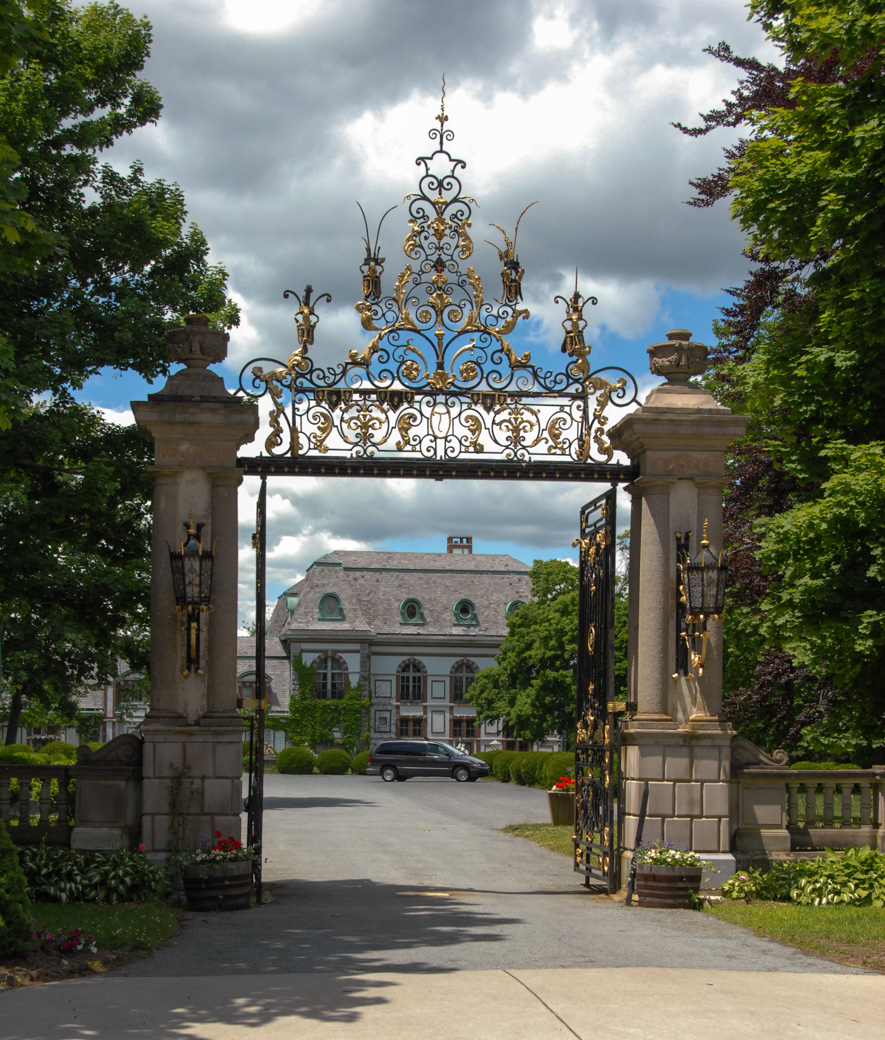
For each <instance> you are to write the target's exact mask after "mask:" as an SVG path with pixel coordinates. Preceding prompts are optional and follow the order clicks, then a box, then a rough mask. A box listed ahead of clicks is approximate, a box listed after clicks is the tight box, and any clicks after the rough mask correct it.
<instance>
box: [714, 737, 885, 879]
mask: <svg viewBox="0 0 885 1040" xmlns="http://www.w3.org/2000/svg"><path fill="white" fill-rule="evenodd" d="M730 793H731V806H730V808H731V813H730V815H731V821H732V848H733V849H734V852H735V855H736V856H737V859H738V861H744V862H751V861H756V860H760V861H761V860H770V859H780V858H785V857H787V856H789V855H790V854H791V853H798V852H803V851H814V850H819V849H823V848H836V849H841V848H850V847H859V846H861V845H869V846H870V847H871V848H874V849H878V850H879V851H880V852H885V828H883V820H885V768H883V767H876V768H874V769H839V770H819V769H807V770H797V769H788V768H787V756H786V754H785V753H784V752H782V751H776V752H775V753H774V754H773V755H767V754H765V752H764V751H762V750H761V749H759V748H757V747H755V746H754V745H753V744H751V743H750V742H749V741H747V740H742V739H740V738H735V740H734V741H733V743H732V776H731V792H730Z"/></svg>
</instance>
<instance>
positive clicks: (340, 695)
mask: <svg viewBox="0 0 885 1040" xmlns="http://www.w3.org/2000/svg"><path fill="white" fill-rule="evenodd" d="M313 692H314V694H315V695H316V696H317V697H319V698H320V700H324V701H343V700H344V695H345V694H346V693H347V665H346V664H345V663H344V661H343V660H342V659H341V658H340V657H336V656H334V655H330V656H328V657H318V658H317V659H316V660H315V661H314V663H313Z"/></svg>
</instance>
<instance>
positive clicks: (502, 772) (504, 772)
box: [492, 751, 516, 784]
mask: <svg viewBox="0 0 885 1040" xmlns="http://www.w3.org/2000/svg"><path fill="white" fill-rule="evenodd" d="M515 756H516V752H515V751H499V752H498V754H497V755H496V756H495V761H494V762H493V763H492V776H493V777H494V778H495V779H496V780H500V781H501V783H502V784H509V783H510V763H511V762H512V761H513V759H514V757H515Z"/></svg>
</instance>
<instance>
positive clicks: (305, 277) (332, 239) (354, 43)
mask: <svg viewBox="0 0 885 1040" xmlns="http://www.w3.org/2000/svg"><path fill="white" fill-rule="evenodd" d="M137 11H138V12H139V13H140V12H141V11H144V12H145V13H146V14H147V16H148V18H149V19H150V20H151V21H152V23H153V27H154V43H153V50H152V56H151V58H150V61H149V64H148V66H147V69H146V71H145V76H146V78H147V79H148V80H150V81H151V82H152V83H153V84H154V85H155V86H156V87H157V88H158V89H159V91H160V93H161V95H162V97H163V100H164V110H163V114H162V117H161V119H160V121H159V124H158V125H157V126H153V127H148V128H145V129H143V130H141V131H138V132H137V133H135V134H133V135H131V136H130V137H127V138H125V139H124V140H123V141H121V142H120V144H119V145H118V146H117V147H116V148H115V149H114V150H113V152H112V153H111V154H110V155H109V158H111V159H112V160H113V161H114V162H115V164H117V165H118V166H125V165H126V164H128V163H129V162H130V161H132V160H134V159H136V158H137V159H142V160H143V161H144V163H145V167H146V172H147V175H148V176H150V177H164V178H165V179H167V180H170V181H176V182H178V183H179V184H181V186H182V188H183V190H184V193H185V196H186V198H187V203H188V208H189V215H190V218H191V219H193V220H194V221H196V223H198V224H199V225H200V227H201V228H202V230H203V231H204V232H205V233H206V236H207V238H208V240H209V242H210V243H211V246H212V259H213V261H214V262H219V263H222V264H224V265H225V266H226V267H227V268H228V270H229V272H230V280H231V285H232V287H233V289H234V291H235V294H236V298H237V299H238V301H239V302H240V303H241V307H242V312H243V324H242V325H241V327H240V328H239V329H238V330H234V331H233V333H232V335H231V343H230V359H229V363H228V365H227V366H226V368H225V373H226V379H227V381H228V385H229V386H230V385H231V384H232V382H233V378H232V377H234V376H235V375H237V374H238V373H239V370H240V368H241V367H242V366H243V365H244V364H246V362H248V361H250V360H252V359H253V358H255V357H259V356H266V357H267V358H270V359H274V362H275V363H285V361H286V359H287V358H288V356H289V354H290V353H291V351H292V350H293V349H294V347H295V346H296V336H295V326H294V322H293V314H294V310H295V307H296V303H295V301H293V300H292V299H289V300H284V299H283V295H282V294H283V291H284V290H286V289H294V290H296V291H298V292H299V293H300V292H301V291H302V290H303V288H304V286H305V284H308V283H310V284H312V285H313V286H314V292H315V294H319V293H323V292H328V293H330V294H331V295H332V302H331V304H325V303H324V304H322V305H320V306H319V307H318V309H317V313H318V314H319V316H320V324H319V326H318V329H317V338H316V346H315V347H313V348H311V351H310V356H311V358H312V359H313V360H314V361H315V362H316V363H320V364H324V365H325V364H331V363H332V362H333V361H336V360H340V359H342V358H343V357H344V356H345V355H346V353H347V351H348V350H350V349H351V348H352V347H354V346H359V345H360V344H361V343H364V342H365V338H366V337H365V334H364V333H363V331H362V330H361V329H360V327H359V323H358V320H357V315H356V313H355V312H354V310H353V304H354V303H355V302H356V300H357V299H358V293H359V274H358V267H359V263H360V261H361V260H362V257H363V247H362V243H361V238H362V236H363V234H364V231H363V227H362V218H361V217H360V215H359V211H358V210H357V208H356V206H355V200H357V199H358V200H359V201H360V202H361V203H362V204H363V205H364V207H365V209H366V212H367V214H368V216H369V222H370V225H372V230H373V231H374V224H375V223H376V222H377V220H378V218H379V217H380V215H381V214H382V213H383V212H384V210H385V209H387V207H388V206H390V205H391V204H393V203H395V202H400V200H401V199H402V196H403V194H404V193H405V192H407V191H412V190H414V188H415V186H416V182H417V177H418V169H417V167H416V166H415V156H416V155H420V154H427V152H428V151H429V150H430V148H432V145H431V143H430V141H429V140H428V137H427V132H428V130H429V129H431V128H432V127H433V126H434V125H435V124H434V116H435V115H436V114H437V112H438V111H439V103H440V83H441V75H442V73H443V71H445V73H446V82H447V87H446V112H447V114H448V116H449V122H448V123H447V124H446V126H447V128H448V129H450V130H453V131H454V133H455V134H456V137H455V140H454V141H453V143H452V145H451V150H452V153H453V154H454V155H455V156H458V157H462V158H464V159H465V160H466V161H467V162H468V166H467V168H466V170H464V171H463V184H464V190H465V192H466V193H467V194H469V195H472V196H474V197H475V198H476V200H477V206H476V208H475V210H474V214H473V217H474V222H473V229H472V234H473V237H474V242H475V244H476V251H475V253H474V257H473V258H472V259H471V263H474V264H475V266H476V269H477V271H478V272H479V273H480V275H481V277H482V279H483V281H484V284H485V286H486V292H487V296H491V295H496V294H497V292H498V287H499V285H500V279H499V269H498V263H497V257H496V254H495V252H494V250H493V249H492V248H491V247H490V246H487V245H485V244H484V241H483V240H484V239H486V238H492V237H494V232H493V229H492V228H491V227H490V226H489V225H490V224H491V223H492V222H494V223H496V224H500V225H502V226H503V227H505V228H507V229H508V232H509V231H512V228H513V224H514V222H515V220H516V217H517V215H518V214H519V213H520V211H521V210H522V208H523V207H524V206H525V205H526V204H527V203H528V202H531V201H533V200H534V199H538V200H539V202H538V205H537V206H535V207H534V208H533V209H531V210H530V211H529V213H528V214H527V215H526V218H525V220H524V221H523V223H522V225H521V227H520V232H519V243H518V246H519V257H520V261H521V262H522V263H523V264H524V266H525V269H526V274H525V277H524V280H523V288H524V292H525V295H526V305H527V306H528V307H529V308H530V309H531V310H532V311H533V314H534V315H535V318H534V325H533V327H531V328H528V329H524V330H522V332H523V333H524V334H525V340H526V346H523V347H521V348H520V349H527V348H528V347H530V348H531V350H532V352H533V356H535V357H536V358H537V359H539V360H541V359H543V360H544V362H545V364H551V365H552V364H557V365H558V364H560V363H561V362H562V357H561V355H560V353H559V349H558V348H559V343H560V341H561V338H562V330H561V328H560V322H561V320H562V317H563V311H562V309H561V307H560V306H559V305H554V304H553V302H552V301H553V297H554V296H555V295H556V294H557V293H559V294H562V295H568V294H569V293H570V292H571V291H572V287H573V284H574V269H575V267H578V268H579V271H580V286H581V291H582V292H583V293H584V294H585V295H596V296H598V298H599V305H598V307H593V308H588V309H587V311H586V312H585V316H586V317H587V318H588V323H589V324H588V333H587V338H588V342H590V343H592V344H593V347H594V355H593V359H594V361H598V362H599V363H600V364H603V363H618V364H623V365H624V366H625V367H627V368H630V369H632V370H633V372H634V373H635V374H636V376H637V377H638V378H639V380H640V384H641V387H642V390H643V393H645V392H647V390H648V389H649V388H650V386H651V385H653V381H652V380H651V378H650V377H649V376H648V375H647V358H646V355H645V347H646V346H647V345H648V343H651V342H653V341H655V340H660V339H663V338H664V335H665V333H666V331H667V329H669V328H672V327H674V326H687V327H690V328H691V327H693V328H694V330H695V331H696V332H697V329H698V328H699V326H701V325H703V326H704V327H705V328H709V324H710V320H711V316H712V315H713V314H714V313H715V308H716V306H717V304H718V303H719V302H721V297H718V296H717V294H718V293H719V292H720V290H722V289H724V288H726V287H728V286H731V285H734V284H737V283H738V282H739V281H740V280H741V279H742V277H743V271H744V260H743V259H742V257H741V245H742V242H741V238H740V235H739V234H738V233H737V232H736V231H735V229H734V228H733V227H731V225H730V221H729V217H728V213H727V211H726V210H725V209H715V208H714V210H713V211H708V210H695V209H691V208H689V207H686V206H685V205H684V201H685V199H687V198H688V197H689V196H690V195H691V193H692V191H691V188H690V187H689V185H688V181H689V179H690V178H693V177H697V176H700V175H703V174H705V173H707V172H709V171H711V170H713V169H715V168H716V166H717V165H718V164H719V161H720V156H721V149H722V147H723V145H725V144H727V143H729V142H730V139H729V135H728V134H727V133H718V134H715V135H711V137H710V138H702V139H690V138H687V137H685V136H683V135H681V134H679V133H678V132H677V131H676V130H674V129H673V128H672V127H671V126H670V123H671V122H673V121H684V122H688V123H693V122H696V121H697V115H696V113H698V112H700V111H705V110H709V109H711V108H714V107H717V106H718V105H719V104H720V102H721V100H722V98H723V97H725V96H726V95H727V94H728V93H729V92H730V90H731V89H732V86H733V85H734V83H735V82H736V78H737V77H736V74H735V72H734V70H732V69H731V68H729V67H727V66H725V65H723V64H721V63H718V62H716V61H715V60H714V59H712V58H710V57H709V56H706V55H704V54H703V53H702V48H703V47H704V46H707V45H715V44H716V43H717V42H718V41H719V40H722V39H725V40H728V41H729V42H730V43H731V44H732V45H733V47H734V49H735V51H736V52H737V53H739V54H755V55H758V56H760V57H762V58H764V59H768V58H770V57H771V55H772V52H771V48H770V46H769V45H767V44H765V42H764V41H763V39H762V35H761V32H760V30H759V27H758V26H757V25H755V24H754V23H748V22H747V20H746V8H745V5H744V4H743V3H740V2H738V0H630V2H629V3H625V2H623V0H580V2H579V0H483V2H482V3H477V2H476V0H447V3H446V5H444V7H440V5H438V4H437V3H432V2H431V0H360V3H353V2H344V0H298V2H297V3H295V2H292V0H277V2H273V0H141V3H140V4H139V5H138V7H137ZM405 220H406V212H405V207H403V206H402V205H400V206H399V208H398V209H397V210H396V211H394V212H393V213H392V214H391V215H390V216H389V217H388V218H387V221H386V222H385V225H384V228H383V231H382V236H381V247H382V253H383V255H385V256H386V257H387V264H386V272H385V276H384V279H385V287H386V288H387V289H388V290H389V289H390V287H391V286H392V282H393V278H394V277H395V275H396V273H397V272H398V271H399V270H400V269H401V267H402V264H403V255H402V248H401V246H402V240H403V237H404V234H405ZM682 310H688V311H689V312H690V314H689V315H687V316H682V314H681V311H682ZM613 357H615V358H616V359H617V360H616V361H615V362H612V361H611V359H612V358H613ZM263 367H264V368H269V367H272V364H270V363H264V364H263ZM115 385H116V384H115V383H114V381H113V380H102V381H100V382H98V383H95V384H94V388H95V397H94V400H96V403H98V404H100V405H101V406H102V408H103V410H105V411H107V412H108V413H112V414H113V415H115V416H117V417H118V418H115V419H114V421H131V413H129V412H128V411H127V410H126V403H127V402H128V397H127V398H126V400H125V401H121V400H116V399H114V397H113V392H114V387H115ZM91 389H92V384H91V386H90V390H91ZM133 396H134V395H133ZM269 409H270V401H269V400H268V398H267V397H265V398H263V399H262V400H261V403H260V414H261V416H262V428H261V431H260V433H259V436H258V438H257V439H256V442H255V444H254V445H253V446H252V447H251V448H249V449H244V452H245V451H249V452H252V453H254V454H258V453H259V452H262V451H265V450H266V448H265V441H266V438H267V435H268V432H269V431H268V427H267V416H268V413H269ZM617 417H618V416H617V415H616V414H615V415H613V417H612V421H615V420H616V419H617ZM595 491H596V489H595V488H592V487H583V486H575V485H569V486H565V487H560V486H556V487H550V486H547V485H544V484H536V485H531V484H500V483H498V484H495V483H481V482H475V483H469V482H468V483H459V484H455V483H450V482H446V483H441V484H437V483H434V482H430V483H426V482H416V481H400V482H385V481H372V480H351V481H345V480H339V479H337V478H336V479H333V480H325V481H321V480H318V479H314V478H310V479H305V478H298V479H288V480H286V479H280V480H276V481H273V482H272V483H271V485H270V497H269V502H268V528H269V539H270V542H269V544H270V552H269V557H268V564H269V576H270V581H271V582H272V584H273V587H274V588H275V589H277V590H279V589H280V588H282V587H284V586H285V585H287V584H289V583H291V582H292V581H294V580H295V579H296V578H297V577H298V576H299V575H300V574H303V572H304V570H305V568H306V567H307V566H308V565H309V564H310V563H311V562H312V560H313V559H315V558H316V557H317V556H318V555H321V554H322V553H323V552H326V551H328V550H329V549H331V548H335V547H336V546H337V547H342V546H346V545H350V546H360V547H369V548H401V547H408V548H417V547H419V546H420V547H421V548H423V549H426V548H430V547H434V548H439V549H442V548H443V546H444V545H445V537H446V535H448V534H455V533H470V534H472V535H473V536H474V539H475V544H476V545H477V547H478V551H481V550H482V547H483V546H486V547H489V546H491V547H492V549H491V550H489V551H511V552H513V554H514V555H519V556H521V557H522V558H524V559H526V561H527V562H531V559H533V558H534V557H535V556H544V555H546V556H563V555H566V556H567V555H569V552H570V548H571V540H572V538H573V537H574V528H575V526H576V518H577V511H578V508H579V507H580V505H581V504H583V502H585V501H587V500H589V499H590V498H591V497H592V496H593V494H594V492H595ZM256 494H257V482H256V481H254V480H252V479H251V478H250V479H249V480H247V481H246V482H245V483H244V487H243V489H242V492H241V499H240V539H241V546H242V549H241V553H240V557H241V589H242V596H243V604H244V607H245V606H247V605H248V604H249V603H250V602H251V599H252V597H253V595H254V592H253V591H251V582H252V580H253V579H252V577H251V576H250V570H249V568H250V567H251V566H252V561H253V559H254V554H253V553H252V550H251V548H249V540H250V537H251V532H252V531H253V530H254V525H255V496H256Z"/></svg>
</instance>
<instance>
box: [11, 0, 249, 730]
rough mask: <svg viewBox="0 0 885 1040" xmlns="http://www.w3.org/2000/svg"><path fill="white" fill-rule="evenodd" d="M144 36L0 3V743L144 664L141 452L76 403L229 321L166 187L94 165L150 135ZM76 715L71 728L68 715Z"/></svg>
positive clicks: (141, 25) (202, 254)
mask: <svg viewBox="0 0 885 1040" xmlns="http://www.w3.org/2000/svg"><path fill="white" fill-rule="evenodd" d="M150 38H151V33H150V26H149V24H148V22H147V21H146V20H145V19H138V18H135V17H134V16H133V15H132V14H131V13H130V12H129V11H127V10H125V9H124V8H122V7H120V6H119V5H117V4H116V3H106V4H90V5H88V6H83V7H81V6H76V7H75V6H74V5H73V3H72V2H71V0H19V2H16V0H0V49H2V57H0V127H2V132H3V134H4V136H3V138H2V139H0V431H2V432H0V546H2V548H3V555H2V563H0V632H2V640H3V644H2V649H3V669H4V682H5V687H6V694H7V696H8V698H9V699H10V703H9V709H8V728H7V740H9V739H13V738H12V737H10V736H9V734H11V733H12V732H14V728H15V724H16V723H17V721H18V718H19V716H20V712H21V710H22V709H23V707H24V706H25V705H26V703H27V702H28V701H36V702H39V703H41V704H43V706H44V707H60V708H61V709H63V710H64V711H65V712H69V710H71V711H72V709H73V702H74V699H75V695H76V690H77V686H78V685H79V684H80V683H81V682H82V681H84V680H86V679H92V680H95V679H96V678H100V677H101V676H102V675H105V674H110V673H111V672H112V671H113V669H112V668H111V664H112V662H113V660H114V658H115V657H117V656H122V657H125V658H126V659H127V660H128V661H129V663H130V664H131V665H132V666H133V667H140V666H141V665H142V664H143V662H144V661H145V642H146V609H147V560H148V556H149V538H148V524H147V515H146V494H147V482H146V475H145V474H146V463H147V461H148V451H147V446H146V445H145V444H143V443H142V442H141V441H140V440H139V438H138V437H137V435H136V433H135V430H134V428H133V429H129V430H118V429H115V428H114V427H111V426H109V425H108V424H107V423H105V422H103V421H102V419H101V417H100V416H99V415H98V414H97V413H95V412H94V411H92V410H90V409H89V408H88V407H86V406H83V405H79V404H76V403H75V402H74V400H73V396H72V394H73V391H75V390H77V389H80V388H82V386H83V385H84V383H85V381H86V380H87V379H88V378H89V377H90V376H92V375H94V374H96V373H98V372H100V371H102V370H104V369H108V368H110V369H118V370H127V369H129V370H134V371H136V372H138V373H139V374H141V375H142V376H145V377H147V378H152V377H154V376H156V375H158V374H160V373H162V372H164V371H165V369H166V365H167V362H166V358H165V355H164V349H163V333H164V330H165V329H167V328H169V327H172V326H174V325H176V324H180V323H181V320H182V318H183V315H184V314H186V313H188V312H191V311H202V312H204V313H206V314H208V315H210V317H211V319H212V320H213V322H214V324H216V325H217V326H219V327H229V326H230V325H232V324H236V322H237V311H236V307H235V305H234V304H232V303H231V301H230V300H228V299H227V297H226V290H225V282H226V273H225V271H224V269H223V268H221V267H218V266H213V265H211V264H210V263H209V261H208V245H207V243H206V240H205V238H204V236H203V234H202V232H201V231H200V230H199V228H197V227H196V226H195V225H193V224H190V225H188V223H187V220H186V216H187V214H186V209H185V202H184V197H183V195H182V192H181V190H180V188H178V186H177V185H174V184H167V183H165V182H164V181H162V180H154V181H151V180H148V179H147V177H146V176H145V172H144V169H143V168H142V166H141V164H139V163H134V164H133V165H132V166H131V167H130V168H129V169H128V171H120V170H118V169H115V168H114V167H113V166H112V165H111V164H110V163H108V162H103V161H101V156H102V155H103V154H105V153H107V151H108V150H109V149H110V148H111V147H112V146H113V144H114V142H115V141H117V140H118V139H119V138H120V137H122V136H123V135H125V134H130V133H132V132H133V131H134V130H136V129H138V128H139V127H142V126H145V125H147V124H149V123H153V122H156V120H157V118H158V116H159V114H160V109H161V104H160V98H159V96H158V94H157V92H156V90H155V89H154V88H153V87H152V86H151V85H150V84H149V83H147V82H145V81H144V80H142V79H141V78H140V77H139V73H140V71H141V70H142V68H143V66H144V63H145V60H146V58H147V56H148V50H149V45H150ZM72 717H73V716H72Z"/></svg>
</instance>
